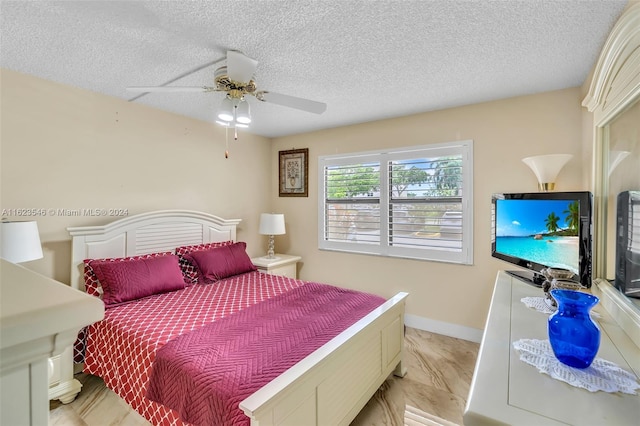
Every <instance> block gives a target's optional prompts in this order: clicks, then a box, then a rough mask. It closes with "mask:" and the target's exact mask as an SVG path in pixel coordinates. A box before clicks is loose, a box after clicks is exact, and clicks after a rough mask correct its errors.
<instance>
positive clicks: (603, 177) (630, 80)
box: [582, 2, 640, 346]
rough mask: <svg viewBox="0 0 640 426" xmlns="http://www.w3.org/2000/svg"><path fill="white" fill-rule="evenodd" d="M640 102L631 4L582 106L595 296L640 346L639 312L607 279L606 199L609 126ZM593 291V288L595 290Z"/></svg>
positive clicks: (635, 6) (637, 32)
mask: <svg viewBox="0 0 640 426" xmlns="http://www.w3.org/2000/svg"><path fill="white" fill-rule="evenodd" d="M636 101H640V3H639V2H632V3H630V4H629V6H628V7H627V9H626V10H625V11H624V12H623V14H622V15H621V16H620V18H619V19H618V21H617V22H616V24H615V26H614V27H613V29H612V30H611V33H610V34H609V37H608V38H607V41H606V43H605V45H604V47H603V49H602V52H601V53H600V57H599V58H598V62H597V63H596V67H595V69H594V73H593V78H592V80H591V86H590V87H589V91H588V93H587V96H586V97H585V99H584V101H583V102H582V105H583V106H584V107H586V108H587V109H588V111H589V112H591V113H593V129H594V133H593V138H594V140H593V166H592V179H593V181H592V186H593V195H594V213H595V214H594V243H595V244H594V251H595V252H594V256H593V258H594V264H593V268H594V269H593V276H594V277H596V278H595V280H594V284H595V286H593V287H595V292H597V293H598V295H599V296H600V299H601V302H602V304H603V305H604V307H605V309H606V310H607V311H608V312H609V313H610V314H611V315H612V316H613V318H614V319H615V320H616V322H617V323H618V324H619V325H620V326H621V328H623V330H625V332H626V333H627V334H628V335H629V336H630V337H631V339H632V340H633V341H634V343H635V344H636V345H638V346H640V310H639V309H638V308H637V307H636V306H635V305H634V304H633V303H632V302H631V301H630V300H629V299H628V298H627V297H626V296H625V295H624V294H622V293H621V292H619V291H618V290H617V289H616V288H614V287H613V286H612V285H611V284H610V283H609V282H608V281H607V280H606V276H605V270H606V262H607V258H606V253H607V214H608V212H607V205H608V203H607V199H608V198H607V197H609V179H608V172H609V170H608V169H609V140H608V137H607V132H608V125H609V124H610V123H611V122H612V121H613V120H614V119H615V118H616V117H617V116H618V115H619V114H620V113H621V112H623V111H624V110H625V109H626V108H627V107H629V106H631V105H633V104H634V103H635V102H636ZM593 287H592V288H593Z"/></svg>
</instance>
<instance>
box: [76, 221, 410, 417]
mask: <svg viewBox="0 0 640 426" xmlns="http://www.w3.org/2000/svg"><path fill="white" fill-rule="evenodd" d="M239 223H240V220H239V219H231V220H229V219H222V218H219V217H217V216H214V215H211V214H208V213H202V212H194V211H184V210H164V211H157V212H150V213H145V214H140V215H136V216H130V217H126V218H122V219H119V220H116V221H115V222H112V223H110V224H108V225H104V226H90V227H74V228H69V229H68V231H69V233H70V234H71V236H72V270H71V278H72V286H73V287H75V288H77V289H80V290H85V291H87V292H91V291H94V290H95V289H92V288H91V287H92V285H93V284H92V281H91V280H90V279H89V280H87V265H88V264H91V265H93V266H95V271H93V272H94V273H95V274H96V275H100V277H101V279H107V278H105V277H107V276H108V275H105V274H107V272H108V273H115V274H116V276H118V275H117V274H118V273H120V274H121V273H122V271H120V270H116V272H113V270H112V269H113V268H114V267H113V266H112V264H111V263H107V262H106V261H102V259H111V260H113V259H122V258H131V257H134V258H135V259H145V260H144V261H143V262H147V263H146V264H145V265H147V264H148V263H149V262H156V261H157V262H158V263H162V264H167V262H169V260H168V258H169V257H172V256H174V255H175V253H176V249H177V248H180V247H208V248H209V249H210V250H209V251H205V250H202V251H199V250H195V251H196V252H195V253H191V257H189V260H191V261H194V262H195V261H198V262H204V261H202V258H204V256H205V255H206V256H212V255H213V253H216V254H215V256H219V253H221V252H222V251H224V250H222V249H218V247H225V250H227V251H234V250H235V251H236V252H237V253H240V251H242V250H244V246H243V244H244V243H242V242H237V241H236V227H237V225H238V224H239ZM212 247H215V248H212ZM236 249H237V250H236ZM225 253H226V252H225ZM165 255H166V258H162V259H160V256H165ZM196 255H197V256H196ZM198 256H200V257H198ZM241 256H245V257H244V258H242V259H243V261H246V259H248V257H246V254H242V253H240V254H238V258H240V257H241ZM187 257H188V256H187ZM88 259H93V261H91V262H89V261H88ZM149 259H151V260H149ZM216 259H218V258H216ZM85 260H87V262H85ZM179 261H180V267H181V271H182V272H183V276H187V278H188V279H187V281H189V279H191V278H192V277H191V275H190V274H191V273H192V272H193V271H190V270H189V269H188V267H187V269H185V268H184V266H185V265H184V264H183V263H182V262H183V261H184V259H183V258H179ZM234 262H235V261H234ZM238 262H239V263H241V262H240V261H238ZM130 263H132V264H135V263H136V262H130ZM123 264H124V262H123ZM198 265H199V266H200V268H196V269H197V270H198V271H199V272H200V274H201V279H202V278H203V276H205V275H206V274H207V273H208V272H207V271H206V270H205V269H206V268H205V266H203V263H198ZM234 265H235V264H234ZM187 266H188V265H187ZM118 267H119V266H118ZM172 267H173V266H172ZM105 268H106V269H105ZM109 268H111V269H109ZM226 268H227V269H229V268H230V271H227V272H228V273H229V275H228V276H227V275H225V274H223V275H221V277H222V278H219V277H218V278H219V279H216V280H215V282H214V283H213V284H212V285H207V284H204V285H201V284H203V282H200V283H196V284H190V285H185V287H184V288H182V289H174V290H172V291H169V290H167V291H163V292H162V293H161V294H153V295H150V296H145V297H140V298H139V299H138V298H136V297H137V296H132V297H133V299H131V300H124V301H121V300H115V299H111V300H110V302H115V303H113V305H114V306H112V307H109V308H108V309H107V310H106V312H107V313H106V315H105V320H103V321H101V322H99V323H96V324H94V325H92V326H91V327H90V328H88V330H87V334H88V337H87V336H83V337H84V338H85V339H86V347H85V346H82V345H80V346H79V347H80V348H81V349H82V350H83V351H84V354H83V355H84V356H85V357H86V358H84V359H82V361H84V363H85V364H84V368H85V371H86V372H88V373H90V374H95V375H98V376H100V377H103V379H105V383H106V384H107V386H108V387H110V388H111V389H112V390H114V391H115V392H116V393H117V394H118V395H119V396H121V397H122V398H123V399H124V400H125V401H126V402H127V403H128V404H129V405H131V406H132V407H133V408H134V409H135V410H136V411H137V412H139V413H140V414H141V415H142V416H143V417H145V418H147V420H149V421H150V422H151V423H153V424H156V425H159V424H167V425H168V424H184V423H186V421H183V420H181V416H182V418H183V419H186V418H188V419H193V418H198V417H185V415H184V413H183V412H180V410H182V409H183V408H184V407H183V406H181V405H180V404H183V403H184V398H182V402H178V406H179V407H177V408H176V406H175V403H176V402H175V399H176V395H179V393H178V394H177V393H175V392H174V393H173V394H172V395H173V397H171V396H170V397H169V398H168V399H166V398H165V399H161V398H160V397H161V396H162V395H164V394H163V392H160V391H158V389H160V388H161V386H159V385H157V383H164V384H167V383H170V384H173V383H182V382H180V377H182V378H188V377H187V375H185V374H182V375H178V376H174V377H172V376H163V377H162V379H163V380H164V382H162V381H157V379H158V377H159V376H160V374H161V373H160V372H164V374H181V373H175V371H177V370H178V367H175V365H182V364H180V362H182V363H183V364H185V363H186V364H189V365H192V364H194V363H197V364H203V363H205V361H204V360H205V359H208V358H207V356H212V357H213V358H211V359H209V360H208V361H207V362H209V364H206V363H205V364H206V365H207V367H206V370H207V371H208V370H210V369H212V368H211V367H212V366H216V365H218V364H220V363H221V359H220V358H215V356H218V355H217V354H218V352H219V351H218V349H216V351H213V352H215V353H216V355H215V356H214V355H208V354H210V353H212V350H211V349H210V348H208V347H203V348H202V350H201V351H200V352H198V351H199V350H200V349H201V346H200V345H199V343H198V342H205V341H209V340H211V335H210V334H205V333H221V334H222V333H226V332H228V333H230V331H229V330H232V329H233V330H235V329H246V328H251V326H250V325H251V324H272V323H273V324H280V322H282V321H281V315H280V313H281V312H282V310H283V309H287V308H283V306H285V305H283V303H285V299H292V300H293V298H297V299H295V300H293V302H292V306H299V301H300V300H317V302H315V305H316V306H317V308H314V307H311V308H305V309H317V311H310V312H316V313H314V314H312V317H313V318H321V317H322V315H324V313H325V312H327V311H331V314H332V315H333V311H340V310H341V309H335V307H336V306H337V305H334V304H333V303H334V302H333V301H335V300H337V299H340V300H343V299H349V298H353V299H354V300H355V299H356V298H358V303H360V301H359V300H360V299H359V298H360V297H361V296H360V295H356V294H355V293H357V292H352V291H350V290H346V289H339V288H335V287H333V286H328V285H326V284H320V283H311V282H306V281H301V280H296V279H292V278H287V277H282V276H276V275H269V274H265V273H263V272H259V271H256V270H251V268H250V267H248V266H247V265H244V269H242V268H240V269H239V270H235V269H234V268H236V267H235V266H232V267H229V266H228V265H227V267H226ZM89 269H91V268H89ZM103 269H105V270H106V271H107V272H105V270H103ZM236 269H237V268H236ZM172 271H173V269H172ZM185 271H186V272H185ZM238 271H240V273H236V272H238ZM90 272H91V271H90ZM127 273H129V274H130V273H131V271H130V270H128V272H127ZM171 273H173V272H171ZM216 273H217V272H216ZM185 274H186V275H185ZM129 281H130V280H129V279H125V280H124V282H129ZM85 283H88V286H87V288H85ZM134 287H135V286H132V288H134ZM127 291H129V290H127ZM132 291H133V290H132ZM308 291H314V292H315V291H324V292H325V293H323V294H326V296H324V295H323V296H317V295H315V294H316V293H305V292H308ZM125 293H126V292H125ZM95 295H97V294H95ZM104 296H105V297H107V294H106V293H105V295H104ZM143 296H144V295H143ZM109 297H111V296H109ZM325 297H326V300H327V301H331V302H330V303H331V305H330V306H331V309H326V306H329V305H326V304H325V305H324V307H323V305H322V303H321V301H322V300H325V299H323V298H325ZM406 297H407V294H406V293H398V294H396V295H395V296H393V297H391V298H390V299H388V300H384V299H380V300H379V301H377V302H376V301H374V300H373V299H372V298H368V299H367V301H366V302H364V301H363V302H362V303H365V305H358V306H360V308H358V309H360V314H358V316H357V317H352V318H350V319H344V324H346V325H344V326H343V328H342V329H340V330H338V329H337V328H336V327H337V325H335V326H334V324H333V323H334V322H340V321H343V320H339V321H338V320H333V319H330V320H329V319H328V320H324V321H321V320H320V319H319V320H318V321H317V322H318V323H319V324H324V323H330V324H331V325H332V327H333V328H334V330H332V331H331V333H329V332H327V333H325V332H322V333H320V332H317V329H316V328H309V329H308V330H304V331H298V330H299V328H296V333H297V334H299V335H300V336H301V337H300V338H299V340H300V342H304V343H305V344H304V345H301V346H304V347H305V349H304V350H305V351H306V352H304V351H302V352H300V351H299V353H298V354H297V355H298V356H299V357H300V358H298V359H294V358H293V355H289V354H288V353H287V352H286V351H288V350H289V349H280V347H281V346H287V345H284V344H281V342H279V341H275V340H274V339H275V338H273V337H270V338H266V337H263V336H258V337H257V338H256V337H255V336H254V337H252V339H253V340H252V341H251V342H252V343H250V344H247V346H249V347H250V348H253V352H254V353H253V355H251V356H254V357H258V358H260V356H262V355H261V354H265V353H269V354H272V351H280V352H273V356H274V357H275V358H276V359H278V360H280V359H283V360H284V359H286V360H287V362H289V364H286V363H284V364H283V365H284V367H281V368H282V371H276V372H275V373H274V372H273V371H269V372H268V374H267V373H261V374H262V375H261V376H260V379H259V380H258V379H255V380H254V379H251V380H253V381H255V382H256V383H258V384H259V386H260V387H259V388H257V389H251V391H250V392H251V393H249V394H247V389H245V388H244V386H243V385H242V384H241V385H240V388H242V389H240V391H239V392H238V393H235V391H234V394H233V395H230V397H233V398H235V399H231V400H230V401H232V404H233V406H234V407H232V408H233V409H236V410H237V411H239V412H241V413H242V416H241V417H242V419H243V420H242V421H241V422H240V423H243V421H246V424H251V425H254V426H255V425H260V426H265V425H280V424H282V425H284V424H291V425H301V424H304V425H341V424H349V422H351V420H353V418H355V416H356V415H357V414H358V412H359V411H360V410H361V409H362V407H364V405H365V404H366V402H367V401H368V400H369V399H370V398H371V396H372V395H373V394H374V393H375V391H376V390H377V389H378V388H379V386H380V385H381V384H382V383H383V382H384V380H385V379H386V378H387V377H388V376H389V375H390V374H392V373H393V374H395V375H398V376H404V375H405V373H406V370H405V368H404V367H403V363H402V359H403V346H404V345H403V334H404V320H403V318H404V304H405V299H406ZM332 298H333V299H332ZM349 300H350V299H349ZM105 303H107V302H106V301H105ZM286 303H288V302H286ZM354 303H355V302H354ZM367 303H368V304H369V305H366V304H367ZM354 306H355V305H354ZM296 309H297V308H296ZM342 310H344V311H351V310H353V311H354V312H353V313H351V314H350V315H352V316H353V315H355V314H356V313H355V309H342ZM274 312H277V313H278V315H275V314H274ZM285 316H286V317H287V318H288V317H290V316H291V315H285ZM232 321H235V322H232ZM307 322H308V321H306V320H305V321H304V324H305V325H304V326H305V327H307ZM247 325H249V327H247ZM277 326H279V325H277ZM277 326H276V325H274V327H277ZM282 327H285V325H283V326H282ZM286 327H289V325H286ZM296 327H298V326H296ZM308 327H316V325H313V326H312V325H309V326H308ZM263 328H268V327H267V326H264V327H263ZM216 330H217V331H216ZM296 333H291V332H289V331H287V332H286V333H284V334H286V335H287V337H288V336H289V335H293V334H296ZM305 333H307V334H305ZM216 335H217V334H216ZM309 335H314V336H316V335H317V337H314V339H319V341H318V342H315V343H314V344H315V346H310V345H308V344H307V343H306V342H307V341H308V340H309ZM194 336H195V337H194ZM233 338H234V337H229V336H225V337H223V336H220V337H219V339H220V340H221V341H223V342H227V341H228V340H229V339H233ZM197 339H200V340H197ZM225 339H226V340H225ZM243 339H244V338H243ZM269 341H272V343H271V344H272V346H271V347H268V346H265V347H264V348H262V349H259V350H256V349H255V348H257V346H254V345H255V344H256V342H260V344H261V345H269V344H270V343H269ZM180 345H182V346H180ZM276 347H277V349H274V348H276ZM225 348H226V346H225ZM179 350H182V351H183V352H182V356H187V355H190V356H191V355H195V357H193V358H195V359H197V362H196V361H193V359H191V360H189V359H187V361H184V359H183V360H182V361H178V364H166V363H168V362H170V361H168V358H167V356H166V354H169V353H171V354H172V355H175V354H176V353H178V351H179ZM225 350H226V349H225ZM234 350H235V349H234ZM185 351H186V352H189V351H192V352H193V354H188V353H185ZM234 356H238V355H237V353H234ZM243 356H244V355H243ZM242 362H244V360H240V361H237V362H236V361H234V362H232V363H231V364H229V365H232V366H234V365H236V364H241V363H242ZM246 362H247V363H251V362H254V361H253V360H249V361H246ZM283 362H284V361H283ZM186 364H185V365H186ZM220 365H222V364H220ZM248 365H252V366H253V364H248ZM189 368H190V367H189ZM252 368H253V367H252ZM230 369H232V368H230ZM218 370H224V368H222V367H221V368H218ZM237 370H242V369H241V368H237ZM196 376H198V377H199V375H196ZM176 377H177V378H176ZM190 380H191V379H190ZM217 380H218V379H216V380H214V381H217ZM225 380H226V379H225ZM234 380H235V379H234ZM243 380H245V379H243ZM211 381H212V379H209V383H208V384H207V385H206V386H208V385H209V384H210V382H211ZM236 381H237V380H236ZM241 382H242V380H241ZM194 383H195V381H193V380H192V381H187V382H185V383H184V384H181V386H182V393H183V394H189V397H188V399H189V401H188V403H192V402H191V400H194V399H203V398H204V399H206V398H205V396H206V397H207V398H209V399H208V400H207V401H209V405H218V404H217V402H211V401H214V400H213V399H211V398H214V397H213V396H210V395H209V394H208V393H207V392H208V388H207V387H206V386H205V385H202V384H201V383H200V382H198V384H197V386H205V387H203V388H202V391H200V390H199V391H197V392H196V391H191V392H189V391H187V392H185V391H184V390H185V389H200V388H195V387H193V386H195V385H194ZM243 383H244V382H243ZM176 387H179V386H177V385H176ZM205 389H207V391H206V392H205ZM167 392H168V391H166V392H165V393H167ZM165 397H166V395H165ZM196 397H197V398H196ZM240 397H241V399H238V398H240ZM171 398H173V399H171ZM216 398H217V397H216ZM151 399H154V400H155V401H154V400H151ZM166 401H169V402H168V403H167V404H168V405H165V404H162V403H160V402H166ZM194 404H195V403H194ZM226 404H228V403H226ZM220 405H221V404H220ZM170 406H172V407H173V408H170ZM234 416H235V417H233V418H235V419H238V416H237V413H236V414H234ZM203 418H204V419H210V418H208V417H200V418H199V419H203ZM228 418H229V419H231V417H228ZM229 422H230V423H231V421H229ZM189 423H191V422H189ZM195 423H197V422H195ZM225 423H226V421H225Z"/></svg>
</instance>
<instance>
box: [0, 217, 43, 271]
mask: <svg viewBox="0 0 640 426" xmlns="http://www.w3.org/2000/svg"><path fill="white" fill-rule="evenodd" d="M0 223H1V224H2V225H1V226H2V227H1V228H0V234H2V244H1V245H0V257H1V258H3V259H5V260H7V261H9V262H12V263H21V262H28V261H30V260H36V259H42V257H43V255H42V245H41V244H40V235H39V234H38V223H37V222H36V221H25V222H13V221H2V222H0Z"/></svg>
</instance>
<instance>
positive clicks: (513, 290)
mask: <svg viewBox="0 0 640 426" xmlns="http://www.w3.org/2000/svg"><path fill="white" fill-rule="evenodd" d="M594 290H597V289H594ZM594 292H595V291H594ZM542 295H543V293H542V290H541V289H540V288H537V287H533V286H531V285H529V284H526V283H524V282H522V281H520V280H519V279H517V278H513V277H511V276H510V275H508V274H506V273H505V272H504V271H500V272H499V273H498V275H497V278H496V282H495V287H494V290H493V297H492V299H491V306H490V308H489V316H488V318H487V323H486V326H485V330H484V335H483V337H482V343H481V345H480V352H479V354H478V359H477V361H476V367H475V370H474V373H473V380H472V382H471V389H470V391H469V398H468V399H467V406H466V409H465V413H464V424H465V425H467V426H474V425H486V424H515V425H559V424H575V425H627V424H629V425H630V424H637V421H638V416H639V415H640V395H628V394H623V393H606V392H594V393H591V392H589V391H587V390H586V389H580V388H577V387H573V386H571V385H569V384H567V383H564V382H562V381H559V380H556V379H553V378H551V377H550V376H548V375H546V374H543V373H539V372H538V371H537V369H536V368H535V367H533V366H531V365H529V364H526V363H525V362H523V361H521V360H520V357H519V354H518V353H517V351H516V350H515V349H514V348H513V342H514V341H517V340H520V339H540V340H545V339H548V335H547V319H548V315H546V314H543V313H541V312H538V311H535V310H533V309H531V308H528V307H527V306H525V304H524V303H522V302H521V299H522V298H523V297H535V296H542ZM593 312H595V313H597V314H598V315H599V317H598V318H596V322H597V323H598V325H599V326H600V330H601V332H602V333H601V343H600V350H599V352H598V355H597V356H598V357H600V358H603V359H606V360H608V361H611V362H614V363H616V364H618V365H619V366H620V367H622V368H624V369H625V370H627V371H629V372H632V373H633V374H635V375H636V376H640V348H638V346H636V345H635V344H634V343H633V341H632V340H631V339H630V338H629V336H628V335H627V334H625V333H624V332H623V331H622V329H621V328H620V326H619V325H618V324H617V323H616V321H614V320H613V319H612V317H611V316H610V315H609V313H608V311H607V310H606V309H605V308H604V306H603V304H602V303H600V304H599V305H598V306H596V307H595V308H594V309H593Z"/></svg>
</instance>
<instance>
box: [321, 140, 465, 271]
mask: <svg viewBox="0 0 640 426" xmlns="http://www.w3.org/2000/svg"><path fill="white" fill-rule="evenodd" d="M448 155H461V156H462V196H461V197H462V201H461V204H462V212H463V213H462V247H461V249H460V250H459V251H458V250H455V251H451V250H446V249H445V248H444V247H440V248H410V247H398V246H393V245H390V244H389V243H388V240H389V221H390V206H391V204H390V201H391V200H390V195H389V193H390V191H389V174H388V172H387V171H386V170H387V167H388V164H389V162H390V161H398V160H406V159H412V158H417V159H422V158H433V157H441V156H448ZM371 162H376V163H379V168H380V171H379V173H380V195H379V197H378V198H379V209H380V241H379V243H377V244H371V243H359V242H353V241H329V240H326V239H325V226H326V216H325V212H326V208H325V205H326V201H327V198H326V193H325V192H326V190H327V188H326V182H325V167H327V166H340V165H354V164H364V163H371ZM318 248H319V249H320V250H329V251H340V252H347V253H359V254H371V255H378V256H386V257H398V258H406V259H419V260H429V261H437V262H450V263H457V264H463V265H472V264H473V140H464V141H455V142H445V143H439V144H430V145H418V146H409V147H402V148H393V149H387V150H380V151H364V152H352V153H345V154H334V155H324V156H319V157H318Z"/></svg>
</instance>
